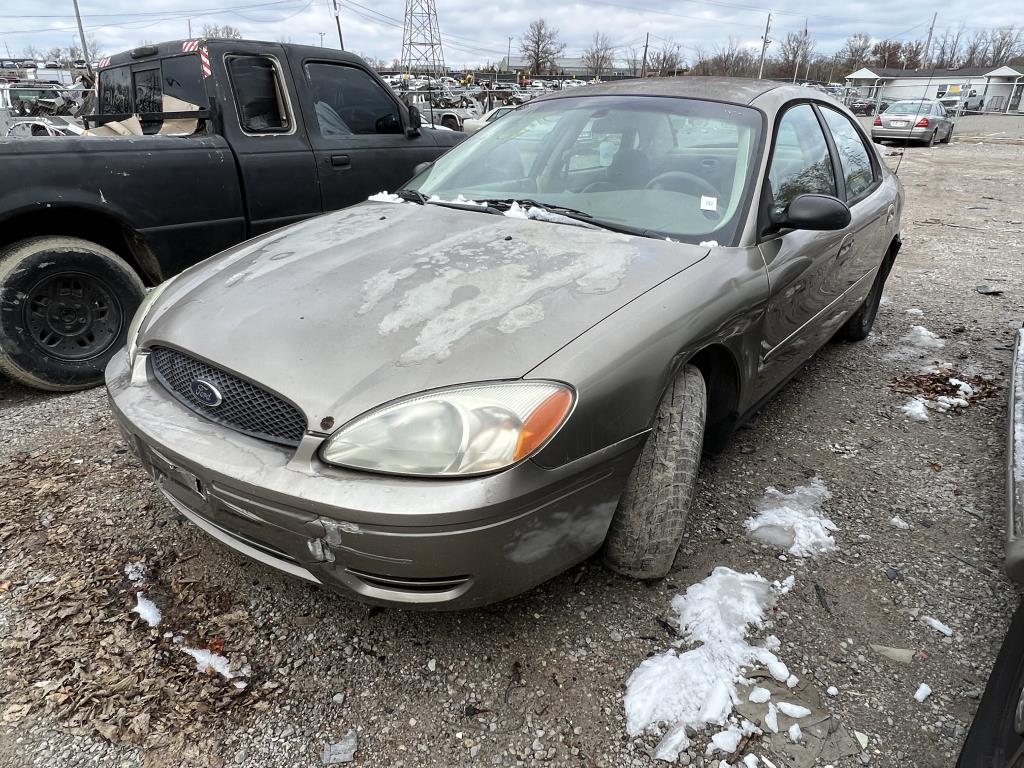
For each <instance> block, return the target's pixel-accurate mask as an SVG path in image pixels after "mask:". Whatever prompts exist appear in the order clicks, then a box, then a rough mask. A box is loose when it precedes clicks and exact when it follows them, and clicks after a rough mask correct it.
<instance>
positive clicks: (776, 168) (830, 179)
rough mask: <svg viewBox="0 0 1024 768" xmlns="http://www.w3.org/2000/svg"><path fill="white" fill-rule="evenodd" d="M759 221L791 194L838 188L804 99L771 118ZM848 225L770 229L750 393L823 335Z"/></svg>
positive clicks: (768, 385)
mask: <svg viewBox="0 0 1024 768" xmlns="http://www.w3.org/2000/svg"><path fill="white" fill-rule="evenodd" d="M766 187H767V188H766V190H765V194H763V195H762V206H763V210H762V221H764V222H767V221H769V216H770V214H771V213H772V212H776V213H781V212H782V211H784V210H785V208H786V206H787V205H788V204H789V203H790V201H792V200H793V198H794V197H796V196H797V195H801V194H807V193H815V194H823V195H832V196H838V194H839V187H838V185H837V181H836V172H835V164H834V162H833V156H832V153H831V151H830V148H829V142H828V140H827V139H826V136H825V131H824V127H823V125H822V122H821V121H820V120H819V118H818V115H817V113H816V112H815V109H814V107H813V106H812V105H811V104H810V103H809V102H803V103H798V104H794V105H791V106H790V107H789V108H788V109H786V111H785V112H783V113H782V115H781V117H780V118H779V119H778V121H777V123H776V129H775V133H774V137H773V145H772V149H771V155H770V159H769V165H768V178H767V180H766ZM852 239H853V238H852V236H851V234H850V230H849V229H842V230H836V231H826V232H814V231H808V230H781V231H778V230H772V229H770V228H769V229H768V232H767V234H766V235H764V236H763V238H762V241H761V243H760V244H759V247H760V249H761V255H762V256H763V258H764V261H765V266H766V267H767V270H768V280H769V284H770V286H771V296H770V297H769V302H768V309H767V312H766V315H765V319H764V334H763V339H762V347H761V352H762V355H761V361H760V369H759V372H758V377H757V381H756V383H755V391H756V394H757V398H756V399H760V398H761V397H763V396H765V395H767V394H768V393H769V392H770V391H771V390H772V389H774V388H775V387H776V386H777V385H778V384H780V383H781V382H782V381H784V380H785V379H786V378H787V377H788V375H789V374H790V373H792V371H793V370H795V369H796V368H797V367H798V366H799V365H801V364H802V363H803V362H804V361H805V360H806V359H807V358H808V357H810V356H811V354H813V353H814V351H815V350H816V349H817V348H818V347H819V346H821V344H822V343H824V341H825V340H826V339H827V337H825V338H823V336H824V331H823V330H822V319H823V317H822V316H823V314H824V313H825V312H826V311H827V310H828V308H829V306H830V305H831V304H832V303H833V302H834V301H835V300H836V298H837V297H838V296H839V295H841V293H842V288H843V281H842V280H841V279H840V278H839V276H838V275H837V271H836V262H837V260H840V259H844V258H847V257H848V254H849V250H850V248H851V247H852Z"/></svg>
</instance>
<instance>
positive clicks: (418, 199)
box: [395, 189, 427, 205]
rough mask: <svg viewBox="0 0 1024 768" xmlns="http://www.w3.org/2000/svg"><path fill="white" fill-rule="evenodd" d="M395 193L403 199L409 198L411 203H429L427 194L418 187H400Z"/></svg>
mask: <svg viewBox="0 0 1024 768" xmlns="http://www.w3.org/2000/svg"><path fill="white" fill-rule="evenodd" d="M395 194H396V195H398V196H399V197H400V198H402V199H403V200H408V201H409V202H410V203H419V204H420V205H426V203H427V196H426V195H424V194H423V193H422V192H420V191H419V190H418V189H400V190H398V191H397V192H395Z"/></svg>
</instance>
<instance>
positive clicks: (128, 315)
mask: <svg viewBox="0 0 1024 768" xmlns="http://www.w3.org/2000/svg"><path fill="white" fill-rule="evenodd" d="M144 293H145V289H144V287H143V285H142V282H141V281H140V280H139V278H138V277H137V276H136V274H135V273H134V272H133V271H132V269H131V267H129V266H128V264H126V263H125V262H124V261H123V260H122V259H121V258H119V257H118V256H117V255H116V254H115V253H113V252H112V251H110V250H108V249H106V248H104V247H102V246H100V245H97V244H96V243H91V242H88V241H86V240H81V239H78V238H71V237H45V238H32V239H30V240H22V241H21V242H18V243H15V244H14V245H12V246H10V247H8V248H7V249H5V250H4V251H3V252H0V373H4V374H6V375H8V376H10V377H11V378H12V379H14V380H15V381H17V382H19V383H22V384H25V385H26V386H30V387H34V388H37V389H46V390H51V391H67V390H74V389H84V388H86V387H91V386H95V385H97V384H100V383H102V382H103V370H104V368H105V367H106V365H107V362H108V361H109V360H110V358H111V356H112V355H113V354H114V352H116V351H117V350H118V349H120V348H121V347H122V346H123V345H124V343H125V336H126V334H127V331H128V325H129V324H130V323H131V319H132V316H133V314H134V312H135V310H136V309H137V308H138V305H139V302H140V301H141V300H142V297H143V295H144Z"/></svg>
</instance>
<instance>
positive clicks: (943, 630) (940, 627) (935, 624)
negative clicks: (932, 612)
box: [921, 616, 953, 637]
mask: <svg viewBox="0 0 1024 768" xmlns="http://www.w3.org/2000/svg"><path fill="white" fill-rule="evenodd" d="M921 621H923V622H924V623H925V624H927V625H928V626H929V627H931V628H932V629H934V630H935V631H936V632H938V633H940V634H943V635H945V636H946V637H952V636H953V630H952V629H950V628H949V627H947V626H946V625H945V624H943V623H942V622H941V621H939V620H938V619H933V618H932V617H931V616H922V617H921Z"/></svg>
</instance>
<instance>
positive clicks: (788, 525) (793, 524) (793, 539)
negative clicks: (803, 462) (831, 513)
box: [744, 477, 839, 557]
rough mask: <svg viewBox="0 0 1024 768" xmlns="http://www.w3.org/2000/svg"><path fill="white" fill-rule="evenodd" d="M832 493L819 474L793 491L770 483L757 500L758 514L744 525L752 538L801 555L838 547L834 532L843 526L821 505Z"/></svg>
mask: <svg viewBox="0 0 1024 768" xmlns="http://www.w3.org/2000/svg"><path fill="white" fill-rule="evenodd" d="M831 495H832V494H831V493H829V491H828V488H826V487H825V483H823V482H822V481H821V480H820V479H819V478H817V477H814V478H811V481H810V482H809V483H808V484H807V485H800V486H797V487H796V488H794V489H793V492H792V493H782V492H781V491H779V490H778V489H777V488H774V487H771V486H769V487H768V489H767V490H766V491H765V493H764V496H763V497H762V499H761V500H760V501H759V502H758V503H757V507H756V509H757V512H758V514H757V517H748V518H747V521H746V523H744V525H745V526H746V528H747V530H748V531H749V532H750V537H751V538H753V539H756V540H757V541H760V542H763V543H765V544H771V545H772V546H774V547H778V548H779V549H784V550H786V551H788V552H789V553H790V554H792V555H795V556H797V557H812V556H814V555H820V554H823V553H825V552H830V551H831V550H833V549H835V548H836V542H835V539H833V538H832V532H833V531H837V530H839V529H838V527H837V526H836V525H835V523H833V522H832V521H831V520H829V519H828V518H827V517H825V516H823V515H822V514H821V505H822V503H823V502H824V501H825V500H826V499H828V498H829V497H830V496H831Z"/></svg>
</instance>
